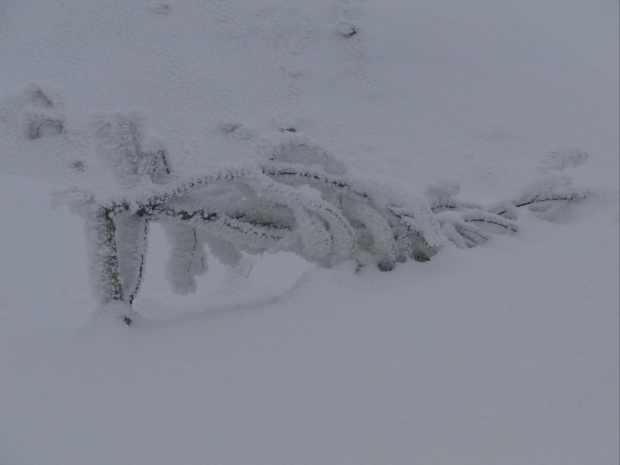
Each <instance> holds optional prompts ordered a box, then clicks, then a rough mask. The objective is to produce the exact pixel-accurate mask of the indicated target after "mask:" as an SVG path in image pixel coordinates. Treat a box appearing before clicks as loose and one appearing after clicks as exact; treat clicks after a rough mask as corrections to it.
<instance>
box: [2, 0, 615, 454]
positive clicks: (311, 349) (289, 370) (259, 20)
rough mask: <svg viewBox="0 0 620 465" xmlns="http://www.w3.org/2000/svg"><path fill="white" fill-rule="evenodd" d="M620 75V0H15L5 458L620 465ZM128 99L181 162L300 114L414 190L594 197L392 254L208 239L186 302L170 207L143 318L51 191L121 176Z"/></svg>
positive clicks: (336, 149) (158, 237)
mask: <svg viewBox="0 0 620 465" xmlns="http://www.w3.org/2000/svg"><path fill="white" fill-rule="evenodd" d="M351 27H353V28H355V30H356V31H357V32H356V33H355V34H354V35H351V36H347V35H346V33H347V31H349V30H350V28H351ZM618 84H619V78H618V2H617V1H614V0H591V1H588V2H583V1H577V0H536V1H516V0H514V1H507V0H506V1H504V0H501V1H498V0H474V1H470V2H462V1H457V0H434V1H431V0H416V1H403V0H384V1H382V2H378V1H374V2H373V1H370V0H365V1H363V0H348V1H347V0H339V1H338V0H315V1H307V0H261V1H258V0H204V1H202V0H168V1H154V0H134V1H131V2H126V1H120V0H108V1H95V0H80V1H77V0H56V1H54V2H48V1H44V0H4V1H3V2H0V196H1V197H0V198H1V199H2V200H1V201H0V464H2V465H5V464H6V465H26V464H27V465H31V464H45V465H52V464H54V465H55V464H58V465H78V464H79V465H83V464H89V465H111V464H130V465H134V464H135V465H142V464H144V465H147V464H148V465H159V464H162V465H164V464H166V465H169V464H218V465H220V464H234V465H239V464H253V465H258V464H266V465H267V464H268V465H280V464H282V465H284V464H286V465H289V464H378V463H381V464H389V465H391V464H451V463H457V464H476V465H479V464H497V463H501V464H515V465H516V464H520V465H521V464H528V465H535V464H541V465H543V464H544V465H549V464H562V465H571V464H575V465H577V464H580V465H581V464H585V463H588V464H590V463H591V464H601V465H603V464H609V465H611V464H615V463H618V462H617V461H618V454H619V439H618V436H619V419H618V411H619V355H618V353H619V343H618V340H619V334H618V332H619V330H618V327H619V321H618V306H619V300H620V299H619V285H618V283H619V280H620V278H619V263H618V259H619V255H620V252H619V244H618V239H619V220H620V218H619V214H618V169H619V133H618V127H619V103H618V100H619V88H618ZM119 111H120V112H136V113H137V114H140V115H142V118H143V121H144V124H145V126H146V127H148V130H149V131H150V133H151V134H152V135H153V137H155V138H156V139H157V140H161V141H164V142H165V144H166V146H167V148H168V151H169V162H170V164H171V166H172V168H173V170H174V172H175V173H176V174H178V175H180V176H182V175H189V174H197V173H202V172H204V173H207V172H209V170H213V169H221V168H225V167H226V166H231V165H233V164H236V165H239V164H243V163H247V162H248V161H254V160H256V159H257V157H258V156H259V155H260V154H261V147H263V146H264V145H265V144H268V143H270V142H271V141H274V140H278V139H279V138H281V137H282V133H281V131H283V130H286V129H288V128H294V129H295V130H296V131H297V132H298V133H299V134H300V135H302V136H303V137H305V138H308V139H309V140H311V141H312V142H313V143H317V144H320V145H321V146H323V147H325V148H326V149H328V150H329V151H330V152H332V153H335V154H337V155H338V156H339V157H340V158H341V159H343V160H344V161H345V162H346V163H347V164H348V167H349V169H350V170H352V171H354V172H355V173H356V174H357V175H359V176H363V177H367V178H369V179H370V178H372V179H374V180H375V181H376V182H378V183H384V184H389V185H391V187H392V188H394V189H396V190H400V191H403V192H404V194H406V195H413V196H415V195H421V194H422V193H423V192H424V191H425V189H426V187H427V186H428V185H429V184H432V183H433V182H436V181H437V180H440V183H441V182H444V183H446V185H448V184H447V183H449V182H454V181H456V182H458V183H459V184H460V186H461V193H460V194H459V197H460V198H463V199H468V200H473V201H480V202H485V203H486V202H493V201H497V200H501V199H504V198H509V197H511V196H514V195H516V194H517V193H518V192H519V191H520V189H521V188H522V187H525V186H527V185H528V184H530V183H531V182H533V181H535V180H536V179H537V178H538V177H539V176H541V175H543V174H545V173H546V172H548V171H549V170H552V171H553V170H554V169H555V170H556V171H557V170H559V169H561V170H563V171H562V174H566V175H571V176H573V177H574V178H575V180H576V181H575V182H576V184H578V185H583V186H588V187H592V188H594V190H595V192H596V195H594V196H593V197H592V198H590V199H588V200H586V201H584V202H582V203H581V204H579V205H576V206H573V207H572V208H568V209H565V210H564V211H562V212H561V213H560V214H559V215H558V216H556V217H555V218H553V221H548V220H546V219H542V218H540V217H539V216H536V215H535V214H534V213H532V212H528V211H523V212H520V215H521V216H520V218H519V225H520V230H519V232H518V233H517V234H516V235H515V236H508V235H506V236H498V237H493V238H492V240H490V241H489V242H488V243H487V244H485V245H484V246H482V247H479V248H476V249H472V250H459V249H456V248H455V247H452V246H446V247H444V248H443V250H441V252H440V253H439V254H438V255H437V256H435V257H433V259H432V260H431V261H430V262H427V263H416V262H409V263H405V264H400V265H398V266H397V267H396V269H395V270H394V271H392V272H389V273H382V272H380V271H378V270H375V269H371V268H370V267H367V268H364V269H363V270H362V271H361V272H360V273H358V274H356V273H355V272H354V271H355V266H354V265H353V264H351V263H344V264H341V265H339V266H337V267H335V268H333V269H319V268H314V267H313V266H311V265H309V264H306V263H305V262H302V261H301V260H300V259H298V258H296V257H294V256H291V255H288V254H276V255H270V256H266V257H262V258H259V259H257V260H256V261H255V262H252V261H251V260H252V259H249V258H245V259H243V260H242V263H241V265H239V266H238V267H237V268H236V269H234V270H233V271H232V272H231V271H228V269H227V268H226V267H224V266H222V265H220V264H218V262H217V260H211V259H210V261H209V270H208V272H207V273H206V274H205V275H204V276H200V277H199V278H198V287H199V289H198V292H197V293H196V294H194V295H191V296H189V297H179V296H175V295H173V294H172V293H171V291H170V290H169V288H168V286H167V284H166V283H165V278H164V276H165V261H166V253H167V250H168V247H169V246H168V244H167V242H166V240H165V237H164V234H163V232H162V230H161V228H160V227H158V226H154V227H153V228H152V235H151V237H150V254H149V256H148V257H147V275H146V282H145V285H144V288H143V289H142V292H141V294H140V296H139V297H138V299H137V301H136V308H137V310H138V312H140V313H141V314H142V315H144V317H145V318H147V319H148V321H145V322H140V323H139V324H137V325H134V326H132V327H126V326H124V325H121V324H115V323H112V322H106V321H94V320H93V319H92V314H93V311H94V309H95V302H94V299H93V297H92V296H91V291H90V287H89V284H88V279H87V268H88V265H87V259H86V250H85V243H84V241H85V239H84V231H83V222H82V220H81V218H79V217H78V216H75V215H73V214H71V213H69V212H68V211H66V209H63V208H60V209H52V208H51V206H50V200H51V194H52V192H54V191H57V190H59V189H62V188H63V187H66V186H74V185H77V186H82V187H88V188H90V189H92V190H94V191H96V192H99V193H101V192H103V193H115V192H116V191H117V190H118V187H117V185H116V184H114V183H113V179H112V175H111V174H110V173H108V172H107V170H106V168H105V166H100V165H99V164H98V162H97V156H96V155H95V150H94V148H93V144H92V121H93V120H94V118H95V115H98V114H106V113H112V112H119ZM561 153H568V154H569V155H568V157H567V158H566V157H565V158H562V156H559V155H558V154H561ZM585 153H587V156H586V155H584V154H585ZM441 180H447V181H441ZM210 258H211V257H210Z"/></svg>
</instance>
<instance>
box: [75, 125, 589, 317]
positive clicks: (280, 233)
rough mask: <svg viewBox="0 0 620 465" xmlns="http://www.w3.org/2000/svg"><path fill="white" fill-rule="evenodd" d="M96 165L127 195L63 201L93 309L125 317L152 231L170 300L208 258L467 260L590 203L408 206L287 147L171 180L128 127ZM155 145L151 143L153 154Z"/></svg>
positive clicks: (110, 131)
mask: <svg viewBox="0 0 620 465" xmlns="http://www.w3.org/2000/svg"><path fill="white" fill-rule="evenodd" d="M95 133H96V136H97V138H98V141H99V145H98V153H99V156H100V157H101V158H102V159H103V160H104V161H105V162H107V163H108V164H109V165H110V167H111V168H112V169H113V171H114V172H115V173H116V175H117V177H118V178H119V182H120V183H121V185H122V186H123V187H124V188H125V194H124V195H123V196H120V197H117V198H108V199H96V198H95V197H94V196H93V195H92V194H88V193H84V192H76V191H75V190H73V191H71V192H69V193H68V194H67V195H66V199H67V201H68V203H71V204H73V206H74V210H75V211H78V212H80V213H81V214H82V215H83V216H84V217H85V219H86V223H87V236H88V243H89V250H90V252H89V254H90V259H91V268H92V275H93V283H94V287H95V290H96V295H97V298H98V301H99V302H100V303H101V304H102V305H104V306H106V305H108V304H110V303H111V302H112V303H115V304H119V303H124V304H125V306H124V307H123V306H122V305H121V306H119V305H116V306H115V307H114V308H117V309H118V308H121V309H123V308H124V309H125V310H122V311H121V313H122V316H123V318H124V319H125V322H127V323H130V322H131V319H132V316H131V312H132V310H131V308H130V307H131V305H132V303H133V301H134V299H135V298H136V296H137V294H138V291H139V289H140V284H141V281H142V279H143V273H144V266H145V257H146V249H147V235H148V227H149V223H150V222H153V221H160V222H162V224H163V225H164V229H165V232H166V235H167V237H168V239H169V242H170V243H171V246H172V251H171V255H170V259H169V261H168V265H167V270H166V276H167V278H168V281H169V282H170V285H171V287H172V289H173V291H175V292H178V293H182V294H187V293H190V292H194V291H195V290H196V286H197V282H196V276H199V275H201V274H203V273H204V272H205V271H206V269H207V255H206V252H205V246H206V247H207V249H208V250H209V251H210V252H211V254H212V255H213V256H215V257H216V258H218V259H219V260H220V261H222V262H224V263H226V264H235V263H238V262H239V260H240V258H241V256H242V255H241V253H242V252H246V253H250V254H262V253H264V252H270V253H271V252H277V251H290V252H294V253H296V254H298V255H299V256H301V257H303V258H304V259H306V260H309V261H312V262H315V263H318V264H320V265H322V266H333V265H335V264H336V263H339V262H342V261H345V260H349V259H353V260H356V261H357V262H358V263H359V264H360V265H366V264H373V263H374V264H375V265H376V266H378V267H379V269H381V270H384V271H389V270H392V269H393V268H394V267H395V266H396V263H397V262H399V261H401V262H402V261H405V260H407V259H414V260H416V261H422V262H423V261H427V260H430V259H431V258H432V257H433V256H434V255H435V254H436V253H437V252H438V251H439V250H440V249H441V248H442V247H443V246H444V245H445V244H447V243H449V242H451V243H453V244H454V245H456V246H457V247H460V248H471V247H475V246H477V245H480V244H482V243H484V242H485V241H487V240H488V239H489V238H490V237H491V235H492V234H495V233H511V234H513V233H516V232H517V225H516V222H515V221H516V219H517V213H516V212H517V210H518V209H521V208H528V207H530V208H531V207H534V206H535V207H541V206H543V205H548V204H551V203H554V202H557V201H563V202H565V201H577V200H580V199H582V198H584V197H586V196H587V195H588V192H587V191H584V190H579V189H575V188H573V187H572V186H571V185H570V182H569V181H568V180H567V179H566V178H557V177H552V178H547V179H544V180H542V181H539V182H538V183H535V184H533V185H532V186H530V187H529V188H528V189H527V190H526V191H525V192H524V193H523V195H521V196H519V197H517V198H515V199H513V200H512V201H507V202H503V203H501V204H498V205H497V206H495V207H491V208H485V207H484V206H481V205H477V204H473V203H470V202H462V201H460V200H458V199H457V198H456V195H457V194H458V191H459V188H458V185H456V184H454V183H449V182H445V181H440V182H438V183H436V184H434V185H432V186H430V187H429V188H428V189H427V191H426V197H425V198H418V199H407V198H405V197H403V196H397V195H395V194H393V193H391V192H388V191H387V189H382V188H381V187H377V186H374V185H370V184H369V183H368V182H367V181H363V180H362V179H360V178H357V177H355V176H352V175H351V174H350V173H348V172H347V170H346V167H345V165H344V163H342V162H341V161H340V160H338V159H337V157H335V156H334V155H333V154H331V153H329V152H328V151H327V150H325V149H323V148H322V147H320V146H318V145H317V144H314V143H312V142H310V141H308V140H307V139H303V138H299V137H294V136H288V137H286V138H285V139H284V140H283V141H282V142H280V143H278V144H276V145H275V146H274V147H271V148H265V147H263V148H262V151H263V152H264V153H263V155H264V158H265V161H264V162H260V163H256V164H252V165H246V166H242V167H236V168H231V169H227V170H222V171H220V172H215V173H207V174H204V175H198V176H192V177H189V178H185V179H174V178H172V177H171V176H170V167H169V165H168V161H167V157H166V151H165V148H164V146H163V144H162V143H160V142H157V139H156V138H155V139H154V138H152V137H151V138H150V139H149V137H147V136H146V135H145V133H144V129H143V126H142V124H141V123H140V121H139V120H136V118H135V117H134V116H133V115H114V116H112V117H109V116H108V117H99V118H98V119H97V123H96V131H95ZM153 141H155V142H153Z"/></svg>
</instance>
